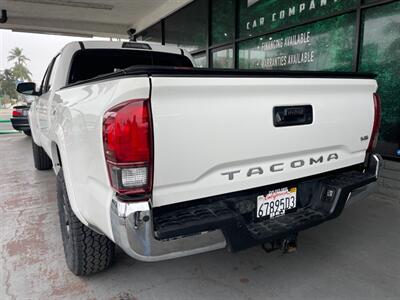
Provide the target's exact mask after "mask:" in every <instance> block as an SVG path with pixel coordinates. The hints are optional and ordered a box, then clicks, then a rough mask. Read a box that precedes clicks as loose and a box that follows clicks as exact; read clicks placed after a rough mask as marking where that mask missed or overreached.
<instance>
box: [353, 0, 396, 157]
mask: <svg viewBox="0 0 400 300" xmlns="http://www.w3.org/2000/svg"><path fill="white" fill-rule="evenodd" d="M362 22H363V38H362V47H361V59H360V68H359V70H360V71H362V72H373V73H375V74H377V75H378V77H377V80H378V85H379V89H378V93H379V94H380V96H381V99H382V123H381V132H380V140H379V143H378V148H377V151H378V152H379V153H381V154H383V155H385V156H389V157H397V158H400V154H398V153H397V151H399V150H400V97H399V95H400V81H399V78H400V66H399V62H400V34H399V32H400V2H394V3H391V4H386V5H381V6H377V7H373V8H369V9H366V10H365V11H364V12H363V15H362Z"/></svg>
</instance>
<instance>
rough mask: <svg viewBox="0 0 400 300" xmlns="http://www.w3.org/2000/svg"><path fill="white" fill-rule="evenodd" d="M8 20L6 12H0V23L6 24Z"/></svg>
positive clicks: (3, 10)
mask: <svg viewBox="0 0 400 300" xmlns="http://www.w3.org/2000/svg"><path fill="white" fill-rule="evenodd" d="M7 20H8V18H7V11H6V10H5V9H2V10H1V19H0V23H6V22H7Z"/></svg>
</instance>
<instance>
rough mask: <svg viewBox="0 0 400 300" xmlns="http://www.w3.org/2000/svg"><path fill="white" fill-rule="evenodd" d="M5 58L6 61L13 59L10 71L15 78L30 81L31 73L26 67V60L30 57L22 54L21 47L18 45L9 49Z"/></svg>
mask: <svg viewBox="0 0 400 300" xmlns="http://www.w3.org/2000/svg"><path fill="white" fill-rule="evenodd" d="M7 59H8V61H14V67H13V68H12V72H13V74H14V76H15V78H16V79H18V80H28V81H31V75H32V73H31V72H30V71H29V69H28V67H27V62H28V61H30V59H29V58H28V57H26V56H25V55H24V54H23V49H21V48H18V47H15V48H14V49H11V50H10V54H9V55H8V57H7Z"/></svg>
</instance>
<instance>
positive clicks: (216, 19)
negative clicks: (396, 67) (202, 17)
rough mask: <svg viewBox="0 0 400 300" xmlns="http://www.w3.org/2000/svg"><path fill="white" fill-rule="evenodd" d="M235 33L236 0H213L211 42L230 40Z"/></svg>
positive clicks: (218, 42)
mask: <svg viewBox="0 0 400 300" xmlns="http://www.w3.org/2000/svg"><path fill="white" fill-rule="evenodd" d="M234 35H235V0H212V3H211V44H213V45H215V44H221V43H224V42H230V41H232V40H233V38H234Z"/></svg>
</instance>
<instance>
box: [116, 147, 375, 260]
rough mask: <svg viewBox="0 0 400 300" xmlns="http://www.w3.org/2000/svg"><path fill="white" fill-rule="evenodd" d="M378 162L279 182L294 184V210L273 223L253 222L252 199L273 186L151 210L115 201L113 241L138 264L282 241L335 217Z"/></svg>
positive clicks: (369, 179) (369, 178)
mask: <svg viewBox="0 0 400 300" xmlns="http://www.w3.org/2000/svg"><path fill="white" fill-rule="evenodd" d="M379 164H380V158H379V157H378V156H376V155H371V156H370V158H369V161H368V167H367V169H366V170H365V171H362V170H360V171H357V170H347V171H343V172H339V173H334V174H330V175H326V174H325V175H321V176H320V177H314V178H310V179H307V180H304V179H303V180H299V181H296V182H291V183H283V184H282V185H281V187H284V186H286V187H288V186H289V187H290V186H292V185H296V186H297V189H298V192H297V198H298V199H297V203H298V208H297V210H296V211H294V212H291V213H288V214H287V215H284V216H281V217H278V218H274V219H258V218H257V217H256V215H255V211H256V199H257V195H260V193H262V192H266V191H269V190H273V189H275V188H277V187H276V186H272V187H270V186H267V187H263V188H258V189H255V190H251V191H243V192H239V193H233V194H229V195H222V196H217V197H211V198H208V199H203V200H199V201H195V202H187V203H185V204H180V205H172V206H170V207H162V208H155V209H154V208H153V209H151V208H150V205H149V202H147V201H143V202H130V203H127V202H124V201H122V200H121V199H118V198H117V197H116V198H114V199H113V203H112V205H111V211H110V213H111V225H112V230H113V236H114V241H115V242H116V243H117V244H118V245H119V246H120V247H121V248H123V249H124V251H125V252H126V253H127V254H129V255H130V256H132V257H134V258H136V259H138V260H142V261H158V260H165V259H170V258H175V257H180V256H187V255H191V254H197V253H202V252H207V251H211V250H216V249H220V248H224V247H226V246H228V247H229V249H230V250H231V251H239V250H242V249H246V248H249V247H252V246H255V245H259V244H263V243H266V242H271V241H276V240H283V239H285V238H287V237H290V236H293V235H296V234H297V233H298V232H299V231H302V230H305V229H307V228H310V227H313V226H316V225H318V224H321V223H323V222H325V221H328V220H330V219H333V218H335V217H337V216H339V215H340V213H341V212H342V210H343V208H344V207H345V206H346V204H347V203H348V200H349V199H350V197H351V195H352V193H353V192H356V191H358V190H359V188H361V187H364V186H367V185H368V184H370V183H372V182H374V181H376V180H377V177H378V171H379ZM278 188H279V187H278ZM328 190H329V191H334V193H333V195H332V193H331V192H330V193H327V191H328ZM328 194H329V195H330V196H329V197H328V196H327V195H328Z"/></svg>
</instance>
